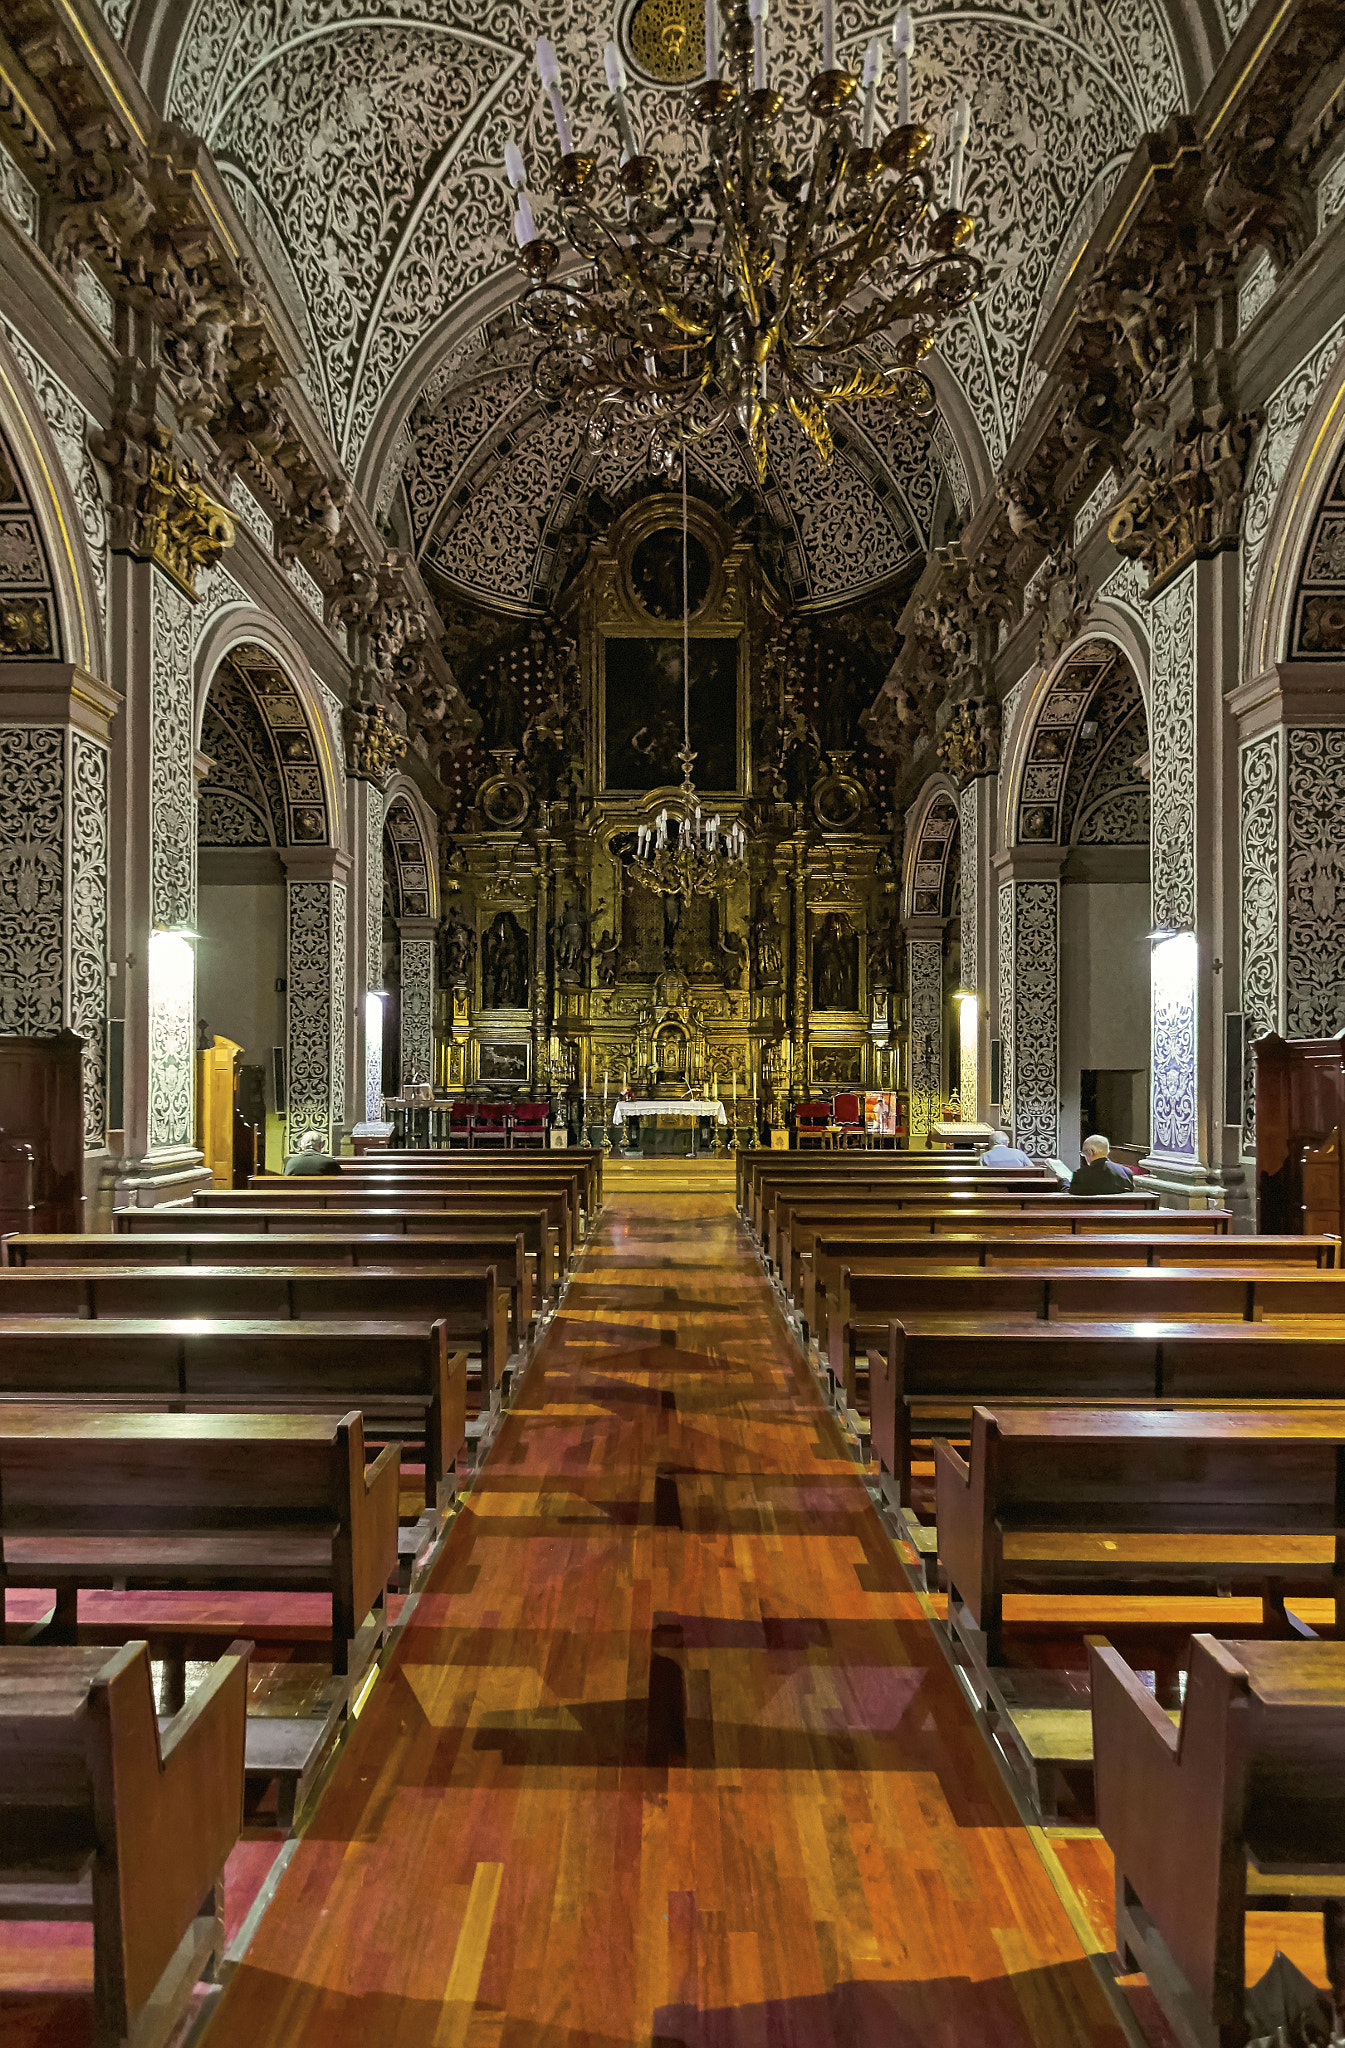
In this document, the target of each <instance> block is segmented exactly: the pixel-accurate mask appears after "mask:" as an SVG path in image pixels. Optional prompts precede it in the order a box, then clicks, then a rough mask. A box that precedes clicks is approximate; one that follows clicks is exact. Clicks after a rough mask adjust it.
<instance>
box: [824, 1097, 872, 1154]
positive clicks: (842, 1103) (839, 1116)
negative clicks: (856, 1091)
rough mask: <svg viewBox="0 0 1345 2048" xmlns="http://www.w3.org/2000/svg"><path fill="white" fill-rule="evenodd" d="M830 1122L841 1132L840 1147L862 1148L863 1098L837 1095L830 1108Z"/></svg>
mask: <svg viewBox="0 0 1345 2048" xmlns="http://www.w3.org/2000/svg"><path fill="white" fill-rule="evenodd" d="M831 1120H832V1122H833V1123H834V1124H836V1125H837V1126H838V1127H839V1128H840V1130H841V1132H842V1134H843V1135H842V1137H841V1143H842V1145H846V1146H852V1145H858V1146H861V1147H862V1146H863V1143H864V1097H863V1096H862V1095H838V1096H837V1097H836V1100H835V1102H834V1103H833V1104H832V1106H831Z"/></svg>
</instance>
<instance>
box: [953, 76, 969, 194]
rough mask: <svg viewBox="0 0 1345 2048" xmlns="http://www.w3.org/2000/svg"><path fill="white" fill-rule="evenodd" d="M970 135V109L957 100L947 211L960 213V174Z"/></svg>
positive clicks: (962, 101) (954, 115)
mask: <svg viewBox="0 0 1345 2048" xmlns="http://www.w3.org/2000/svg"><path fill="white" fill-rule="evenodd" d="M970 133H971V108H970V106H969V105H968V104H967V102H966V100H959V101H958V103H957V108H956V111H955V112H954V114H953V161H952V167H951V169H950V171H949V174H948V211H949V212H950V213H960V212H961V211H962V172H963V167H964V165H965V162H966V154H967V137H968V136H969V135H970Z"/></svg>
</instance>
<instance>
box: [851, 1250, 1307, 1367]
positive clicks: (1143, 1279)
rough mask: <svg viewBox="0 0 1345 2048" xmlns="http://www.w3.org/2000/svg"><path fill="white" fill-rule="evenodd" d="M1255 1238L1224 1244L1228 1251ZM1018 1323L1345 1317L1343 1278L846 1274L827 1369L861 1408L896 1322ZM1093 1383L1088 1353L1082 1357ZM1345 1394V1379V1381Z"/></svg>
mask: <svg viewBox="0 0 1345 2048" xmlns="http://www.w3.org/2000/svg"><path fill="white" fill-rule="evenodd" d="M1252 1241H1253V1240H1241V1239H1232V1240H1230V1239H1223V1240H1221V1242H1223V1243H1229V1242H1234V1243H1240V1242H1252ZM938 1316H951V1317H954V1318H955V1319H956V1320H957V1322H958V1324H959V1326H960V1327H962V1326H965V1322H966V1319H967V1318H976V1319H979V1318H994V1319H995V1321H996V1323H997V1324H998V1323H999V1322H1000V1321H1001V1320H1002V1319H1005V1318H1010V1317H1018V1318H1021V1319H1024V1320H1027V1321H1037V1322H1060V1321H1064V1322H1071V1323H1090V1322H1107V1323H1119V1322H1129V1321H1131V1320H1139V1321H1154V1322H1176V1321H1184V1320H1186V1319H1187V1318H1190V1319H1192V1320H1194V1321H1197V1322H1216V1321H1228V1322H1233V1323H1259V1322H1262V1321H1264V1320H1265V1318H1267V1317H1269V1318H1270V1319H1271V1320H1272V1321H1276V1322H1278V1321H1281V1320H1282V1319H1283V1318H1284V1317H1286V1316H1289V1317H1301V1316H1335V1317H1337V1318H1341V1317H1345V1272H1326V1273H1319V1272H1317V1271H1316V1270H1315V1269H1312V1270H1307V1269H1298V1270H1295V1269H1294V1268H1293V1267H1292V1266H1281V1267H1279V1269H1278V1270H1272V1271H1266V1270H1264V1269H1262V1268H1258V1267H1250V1268H1249V1267H1245V1266H1233V1265H1228V1266H1225V1267H1223V1268H1220V1269H1216V1270H1209V1269H1206V1268H1201V1267H1196V1266H1133V1267H1130V1266H1108V1267H1102V1268H1096V1267H1088V1266H1074V1267H1070V1266H1045V1265H1043V1266H1019V1267H1017V1268H1010V1267H1003V1266H1000V1267H994V1266H988V1267H987V1266H961V1267H959V1266H934V1265H928V1266H926V1267H925V1268H924V1269H923V1270H917V1271H914V1272H907V1273H904V1274H903V1273H871V1272H868V1271H867V1270H865V1269H863V1268H854V1267H849V1266H842V1267H841V1270H840V1278H839V1281H838V1283H837V1289H836V1306H835V1309H834V1311H833V1309H832V1307H831V1304H830V1300H828V1303H827V1335H828V1347H827V1362H828V1366H829V1368H830V1371H831V1373H832V1376H833V1377H834V1378H835V1379H836V1380H837V1381H839V1382H841V1383H842V1384H843V1385H844V1387H845V1391H846V1397H847V1400H848V1402H849V1405H850V1406H851V1407H854V1406H855V1405H856V1364H857V1361H858V1360H859V1359H861V1358H863V1356H864V1355H865V1353H866V1352H867V1351H869V1350H870V1349H876V1348H878V1347H880V1346H882V1345H884V1344H885V1343H886V1342H887V1338H888V1332H889V1331H890V1329H891V1326H892V1323H893V1321H894V1320H898V1321H902V1322H907V1321H908V1320H909V1319H911V1318H914V1319H916V1320H918V1321H919V1322H920V1323H921V1324H924V1325H927V1323H928V1320H929V1319H930V1318H932V1317H938ZM1079 1365H1080V1373H1081V1376H1083V1377H1085V1378H1086V1376H1087V1372H1088V1358H1087V1352H1086V1351H1084V1352H1082V1353H1081V1355H1080V1360H1079ZM1341 1391H1342V1393H1345V1379H1343V1380H1342V1388H1341Z"/></svg>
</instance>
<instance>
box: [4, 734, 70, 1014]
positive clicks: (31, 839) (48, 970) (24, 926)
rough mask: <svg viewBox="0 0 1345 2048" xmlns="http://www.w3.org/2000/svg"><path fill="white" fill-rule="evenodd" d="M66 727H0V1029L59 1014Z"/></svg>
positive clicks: (61, 1010) (61, 1004) (62, 1008)
mask: <svg viewBox="0 0 1345 2048" xmlns="http://www.w3.org/2000/svg"><path fill="white" fill-rule="evenodd" d="M65 779H66V763H65V733H64V731H63V729H62V728H60V727H58V726H45V725H39V726H13V725H11V726H5V727H0V1031H5V1032H8V1033H12V1034H14V1035H16V1036H18V1035H23V1036H40V1035H42V1034H43V1033H46V1032H55V1031H59V1030H60V1029H61V1026H62V1024H63V1023H64V1021H65V1006H64V1001H63V996H64V987H63V984H64V960H65V933H64V927H65V800H66V787H65Z"/></svg>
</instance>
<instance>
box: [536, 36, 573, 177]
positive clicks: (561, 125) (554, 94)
mask: <svg viewBox="0 0 1345 2048" xmlns="http://www.w3.org/2000/svg"><path fill="white" fill-rule="evenodd" d="M537 69H538V72H539V73H540V75H541V80H542V84H543V86H544V87H545V89H546V96H547V98H548V99H549V100H550V102H551V112H552V113H553V115H554V116H555V120H556V136H557V139H558V141H559V143H560V153H561V155H562V156H573V155H574V137H573V135H571V133H570V124H569V122H568V121H567V120H566V118H565V102H564V100H563V99H562V98H561V96H560V60H559V58H558V57H557V56H556V51H555V47H554V45H553V44H551V43H549V42H548V41H547V39H546V37H545V36H538V38H537Z"/></svg>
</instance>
